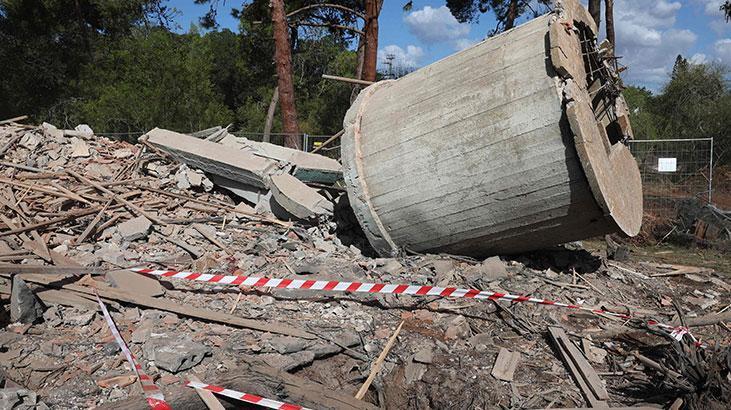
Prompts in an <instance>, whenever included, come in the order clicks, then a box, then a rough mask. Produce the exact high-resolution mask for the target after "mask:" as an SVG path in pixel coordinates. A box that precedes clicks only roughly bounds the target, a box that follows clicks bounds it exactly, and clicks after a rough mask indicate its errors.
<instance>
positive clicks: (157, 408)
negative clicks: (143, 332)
mask: <svg viewBox="0 0 731 410" xmlns="http://www.w3.org/2000/svg"><path fill="white" fill-rule="evenodd" d="M94 294H95V295H96V300H97V302H99V307H101V309H102V314H103V315H104V319H105V320H106V321H107V325H108V326H109V330H110V331H111V332H112V335H113V336H114V339H115V340H116V341H117V345H119V348H120V350H122V353H123V354H124V357H126V358H127V362H129V365H130V366H131V367H132V370H133V371H134V372H135V375H137V380H139V381H140V385H141V386H142V391H143V392H144V394H145V398H146V399H147V404H149V405H150V408H152V409H153V410H172V409H171V408H170V406H169V405H168V404H167V402H165V396H163V394H162V391H161V390H160V389H159V388H158V387H157V386H156V385H155V382H154V381H153V380H152V378H151V377H150V376H148V375H147V374H146V373H145V372H144V371H143V370H142V367H140V365H139V364H137V360H136V359H135V356H134V355H133V354H132V352H131V351H130V350H129V347H127V343H126V342H125V341H124V339H123V338H122V335H121V334H120V333H119V330H118V329H117V325H115V324H114V320H112V316H111V315H110V314H109V311H108V310H107V307H106V305H104V302H102V300H101V298H100V297H99V294H97V293H96V291H95V292H94Z"/></svg>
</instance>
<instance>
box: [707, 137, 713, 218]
mask: <svg viewBox="0 0 731 410" xmlns="http://www.w3.org/2000/svg"><path fill="white" fill-rule="evenodd" d="M712 194H713V137H711V159H710V161H709V162H708V204H711V198H712V197H711V195H712Z"/></svg>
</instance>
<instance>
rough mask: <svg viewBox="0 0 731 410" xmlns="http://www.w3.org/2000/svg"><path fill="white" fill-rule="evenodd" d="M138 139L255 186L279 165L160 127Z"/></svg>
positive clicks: (184, 160)
mask: <svg viewBox="0 0 731 410" xmlns="http://www.w3.org/2000/svg"><path fill="white" fill-rule="evenodd" d="M140 140H141V141H147V142H148V143H150V144H152V145H154V146H156V147H158V148H160V149H162V150H164V151H166V152H168V153H170V154H171V155H173V156H174V157H176V158H177V159H178V160H179V161H180V162H183V163H185V164H187V165H189V166H191V167H194V168H198V169H201V170H203V171H205V172H208V173H210V174H213V175H218V176H222V177H226V178H229V179H231V180H234V181H239V182H241V183H245V184H249V185H253V186H255V187H260V188H266V184H265V182H264V177H265V176H267V175H269V174H271V173H272V172H274V171H276V170H277V169H278V168H279V166H278V164H277V163H276V162H275V161H272V160H269V159H266V158H262V157H260V156H256V155H253V154H251V153H247V152H246V151H242V150H240V151H237V150H231V149H225V148H224V149H222V146H221V144H217V143H215V142H210V141H202V140H200V139H198V138H195V137H191V136H190V135H185V134H180V133H177V132H173V131H168V130H164V129H161V128H155V129H153V130H152V131H150V132H148V133H147V134H145V135H143V136H142V137H140Z"/></svg>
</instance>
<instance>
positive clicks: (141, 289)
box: [105, 270, 165, 296]
mask: <svg viewBox="0 0 731 410" xmlns="http://www.w3.org/2000/svg"><path fill="white" fill-rule="evenodd" d="M105 277H106V279H107V282H109V283H110V284H111V285H112V286H114V287H115V288H119V289H122V290H126V291H129V292H133V293H135V294H137V295H144V296H161V295H163V294H165V288H163V287H162V285H161V284H160V281H158V280H157V279H153V278H150V277H147V276H144V275H141V274H139V273H136V272H132V271H129V270H116V271H111V272H107V273H106V275H105Z"/></svg>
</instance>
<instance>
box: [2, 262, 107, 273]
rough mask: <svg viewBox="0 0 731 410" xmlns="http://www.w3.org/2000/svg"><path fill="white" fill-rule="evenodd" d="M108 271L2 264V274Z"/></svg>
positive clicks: (105, 271) (72, 267) (104, 271)
mask: <svg viewBox="0 0 731 410" xmlns="http://www.w3.org/2000/svg"><path fill="white" fill-rule="evenodd" d="M107 271H108V269H100V268H87V267H81V266H38V265H23V264H0V274H11V273H32V274H36V275H38V274H40V275H80V274H85V275H103V274H105V273H107Z"/></svg>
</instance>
